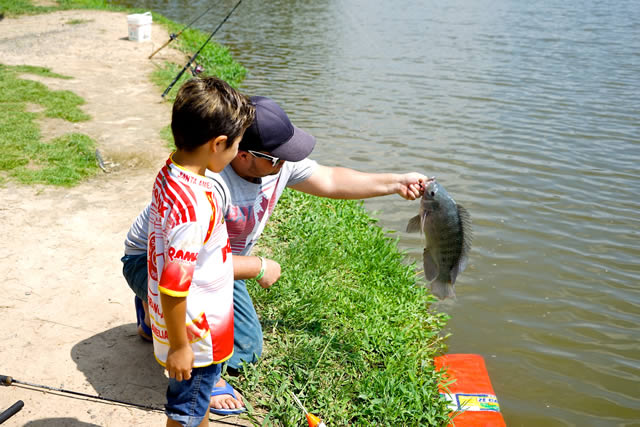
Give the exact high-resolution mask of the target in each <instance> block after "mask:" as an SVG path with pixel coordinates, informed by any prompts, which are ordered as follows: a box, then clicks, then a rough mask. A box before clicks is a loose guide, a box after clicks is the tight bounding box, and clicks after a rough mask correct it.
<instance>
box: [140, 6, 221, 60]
mask: <svg viewBox="0 0 640 427" xmlns="http://www.w3.org/2000/svg"><path fill="white" fill-rule="evenodd" d="M214 6H215V5H211V6H210V7H209V8H208V9H207V10H205V11H204V12H202V13H201V14H200V16H198V17H197V18H196V19H194V20H193V21H191V22H190V23H189V24H188V25H186V26H185V27H184V28H183V29H181V30H180V31H178V34H176V33H171V34H169V40H167V42H166V43H165V44H163V45H162V46H160V47H159V48H158V49H156V50H155V51H154V52H153V53H152V54H151V55H149V59H151V58H153V55H155V54H156V53H158V52H160V51H161V50H162V49H164V48H165V47H166V46H167V45H168V44H169V43H171V42H172V41H174V40H175V39H177V38H178V37H180V34H182V32H183V31H184V30H186V29H187V28H189V27H191V26H192V25H193V24H195V23H196V21H197V20H198V19H200V18H202V17H203V16H204V15H206V14H207V13H208V12H209V11H210V10H211V9H213V7H214Z"/></svg>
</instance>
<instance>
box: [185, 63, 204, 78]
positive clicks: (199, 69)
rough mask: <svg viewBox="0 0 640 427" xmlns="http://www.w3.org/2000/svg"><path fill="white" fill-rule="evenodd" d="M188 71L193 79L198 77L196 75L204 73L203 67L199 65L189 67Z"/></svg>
mask: <svg viewBox="0 0 640 427" xmlns="http://www.w3.org/2000/svg"><path fill="white" fill-rule="evenodd" d="M189 70H190V71H191V74H192V75H193V77H198V74H202V73H203V72H204V67H203V66H202V65H200V64H194V65H190V66H189Z"/></svg>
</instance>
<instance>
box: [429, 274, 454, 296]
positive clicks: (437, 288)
mask: <svg viewBox="0 0 640 427" xmlns="http://www.w3.org/2000/svg"><path fill="white" fill-rule="evenodd" d="M431 293H432V294H434V295H435V296H437V297H438V298H439V299H445V298H455V297H456V291H455V290H454V289H453V285H452V284H451V283H448V282H443V281H442V280H440V279H439V278H438V279H436V280H434V281H433V282H431Z"/></svg>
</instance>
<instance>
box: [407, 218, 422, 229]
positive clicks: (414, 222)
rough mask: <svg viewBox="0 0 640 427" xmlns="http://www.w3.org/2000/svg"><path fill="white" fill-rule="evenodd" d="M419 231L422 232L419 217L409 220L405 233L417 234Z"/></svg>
mask: <svg viewBox="0 0 640 427" xmlns="http://www.w3.org/2000/svg"><path fill="white" fill-rule="evenodd" d="M419 231H422V221H421V220H420V215H416V216H414V217H413V218H411V219H410V220H409V223H408V224H407V233H417V232H419Z"/></svg>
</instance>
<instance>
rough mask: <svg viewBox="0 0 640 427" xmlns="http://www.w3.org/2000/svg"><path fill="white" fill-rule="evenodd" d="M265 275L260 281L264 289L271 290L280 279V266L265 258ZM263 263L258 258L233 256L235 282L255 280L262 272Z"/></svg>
mask: <svg viewBox="0 0 640 427" xmlns="http://www.w3.org/2000/svg"><path fill="white" fill-rule="evenodd" d="M264 262H265V264H264V275H263V276H262V277H261V278H260V280H258V284H259V285H260V286H262V287H263V288H265V289H266V288H269V287H271V285H273V284H274V283H275V282H277V281H278V279H279V278H280V264H278V263H277V262H276V261H274V260H272V259H269V258H264ZM262 267H263V265H262V261H261V260H260V257H257V256H243V255H234V256H233V278H234V279H235V280H244V279H254V278H256V277H257V276H258V275H259V274H260V271H261V270H262Z"/></svg>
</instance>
